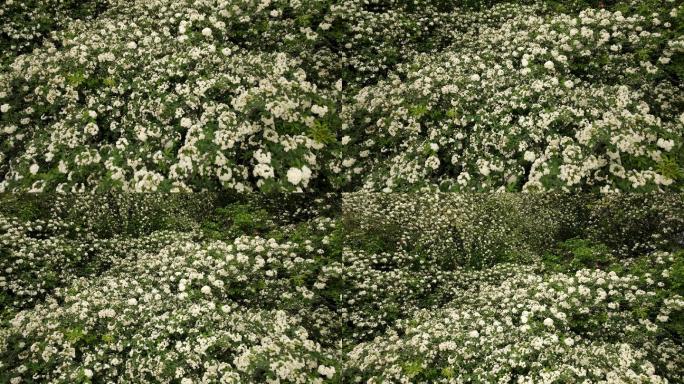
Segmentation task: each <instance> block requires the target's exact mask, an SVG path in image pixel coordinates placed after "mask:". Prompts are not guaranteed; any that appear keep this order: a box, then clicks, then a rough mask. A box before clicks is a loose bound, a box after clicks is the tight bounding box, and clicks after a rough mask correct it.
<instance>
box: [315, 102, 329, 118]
mask: <svg viewBox="0 0 684 384" xmlns="http://www.w3.org/2000/svg"><path fill="white" fill-rule="evenodd" d="M311 112H312V113H314V114H316V115H319V116H325V114H326V113H328V107H326V106H320V105H317V104H314V105H312V106H311Z"/></svg>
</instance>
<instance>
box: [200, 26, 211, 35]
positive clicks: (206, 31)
mask: <svg viewBox="0 0 684 384" xmlns="http://www.w3.org/2000/svg"><path fill="white" fill-rule="evenodd" d="M202 35H203V36H205V37H210V36H211V28H209V27H206V28H204V29H203V30H202Z"/></svg>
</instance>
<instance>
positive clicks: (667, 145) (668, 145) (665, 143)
mask: <svg viewBox="0 0 684 384" xmlns="http://www.w3.org/2000/svg"><path fill="white" fill-rule="evenodd" d="M656 144H657V145H658V146H659V147H660V148H662V149H664V150H665V151H668V152H669V151H670V150H671V149H672V147H674V140H664V139H663V138H660V139H658V142H656Z"/></svg>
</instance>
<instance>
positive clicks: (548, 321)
mask: <svg viewBox="0 0 684 384" xmlns="http://www.w3.org/2000/svg"><path fill="white" fill-rule="evenodd" d="M544 325H545V326H547V327H553V319H551V318H548V317H547V318H546V319H544Z"/></svg>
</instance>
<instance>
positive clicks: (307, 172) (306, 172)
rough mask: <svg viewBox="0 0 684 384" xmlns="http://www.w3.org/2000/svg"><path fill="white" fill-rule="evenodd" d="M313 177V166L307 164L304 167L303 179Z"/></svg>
mask: <svg viewBox="0 0 684 384" xmlns="http://www.w3.org/2000/svg"><path fill="white" fill-rule="evenodd" d="M310 178H311V168H309V167H307V166H306V165H305V166H303V167H302V179H303V180H309V179H310Z"/></svg>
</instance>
